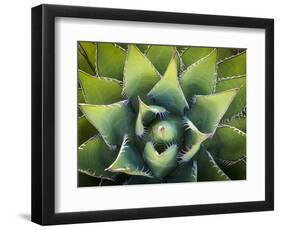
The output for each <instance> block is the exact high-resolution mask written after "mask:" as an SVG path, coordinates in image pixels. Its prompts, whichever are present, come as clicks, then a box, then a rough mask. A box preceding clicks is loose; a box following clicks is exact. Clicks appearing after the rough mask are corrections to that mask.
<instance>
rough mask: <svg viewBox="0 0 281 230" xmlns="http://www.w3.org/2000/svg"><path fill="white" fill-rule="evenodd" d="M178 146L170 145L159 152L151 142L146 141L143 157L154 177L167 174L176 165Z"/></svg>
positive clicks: (161, 176)
mask: <svg viewBox="0 0 281 230" xmlns="http://www.w3.org/2000/svg"><path fill="white" fill-rule="evenodd" d="M177 153H178V146H177V145H176V144H173V145H170V146H169V147H168V148H166V149H165V150H164V151H163V152H162V153H159V152H158V151H157V150H156V149H155V148H154V145H153V143H152V142H147V143H146V145H145V148H144V153H143V157H144V160H145V161H146V163H147V165H148V166H149V168H150V169H151V171H152V174H153V176H154V177H156V178H163V177H165V176H166V175H168V174H169V173H170V172H171V171H172V170H173V169H174V168H175V167H176V165H177Z"/></svg>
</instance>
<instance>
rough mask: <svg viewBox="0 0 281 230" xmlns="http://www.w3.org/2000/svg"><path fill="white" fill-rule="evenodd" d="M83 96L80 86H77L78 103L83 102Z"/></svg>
mask: <svg viewBox="0 0 281 230" xmlns="http://www.w3.org/2000/svg"><path fill="white" fill-rule="evenodd" d="M85 102H86V101H85V97H84V93H83V90H82V88H78V103H85Z"/></svg>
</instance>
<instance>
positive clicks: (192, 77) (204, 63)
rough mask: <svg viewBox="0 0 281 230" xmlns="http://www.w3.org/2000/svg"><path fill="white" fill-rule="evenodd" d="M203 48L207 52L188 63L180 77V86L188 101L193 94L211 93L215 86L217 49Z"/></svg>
mask: <svg viewBox="0 0 281 230" xmlns="http://www.w3.org/2000/svg"><path fill="white" fill-rule="evenodd" d="M190 49H193V48H190ZM190 49H188V50H190ZM188 50H187V51H188ZM203 50H204V53H205V52H208V54H207V55H206V56H204V57H202V58H200V59H199V60H197V62H195V63H193V64H192V65H190V66H189V67H188V68H187V69H186V70H185V72H183V74H182V75H181V77H180V85H181V88H182V90H183V93H184V95H185V97H186V98H187V99H188V100H189V101H190V100H191V98H192V96H194V95H208V94H211V93H212V92H213V89H214V86H215V80H216V60H217V50H216V49H211V51H210V49H209V48H204V49H203ZM200 57H201V56H200Z"/></svg>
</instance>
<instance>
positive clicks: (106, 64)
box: [97, 43, 126, 80]
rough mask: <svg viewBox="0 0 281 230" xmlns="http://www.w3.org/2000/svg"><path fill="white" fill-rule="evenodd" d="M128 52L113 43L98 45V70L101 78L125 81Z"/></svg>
mask: <svg viewBox="0 0 281 230" xmlns="http://www.w3.org/2000/svg"><path fill="white" fill-rule="evenodd" d="M125 60H126V51H125V50H124V49H123V48H122V47H120V46H118V45H114V44H111V43H98V44H97V70H98V74H99V76H103V77H109V78H115V79H118V80H122V79H123V70H124V63H125Z"/></svg>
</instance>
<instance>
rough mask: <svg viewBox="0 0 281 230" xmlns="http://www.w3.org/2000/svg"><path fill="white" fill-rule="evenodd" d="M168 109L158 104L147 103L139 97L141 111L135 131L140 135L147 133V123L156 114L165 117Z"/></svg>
mask: <svg viewBox="0 0 281 230" xmlns="http://www.w3.org/2000/svg"><path fill="white" fill-rule="evenodd" d="M167 113H168V111H167V110H166V109H165V108H164V107H161V106H156V105H150V106H148V105H146V104H145V103H143V102H142V100H141V99H140V98H139V113H138V117H137V121H136V130H135V133H136V135H138V136H142V135H143V134H144V133H145V125H146V124H148V123H149V122H151V121H152V120H153V119H154V118H155V117H156V115H159V116H160V117H165V116H166V114H167Z"/></svg>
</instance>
